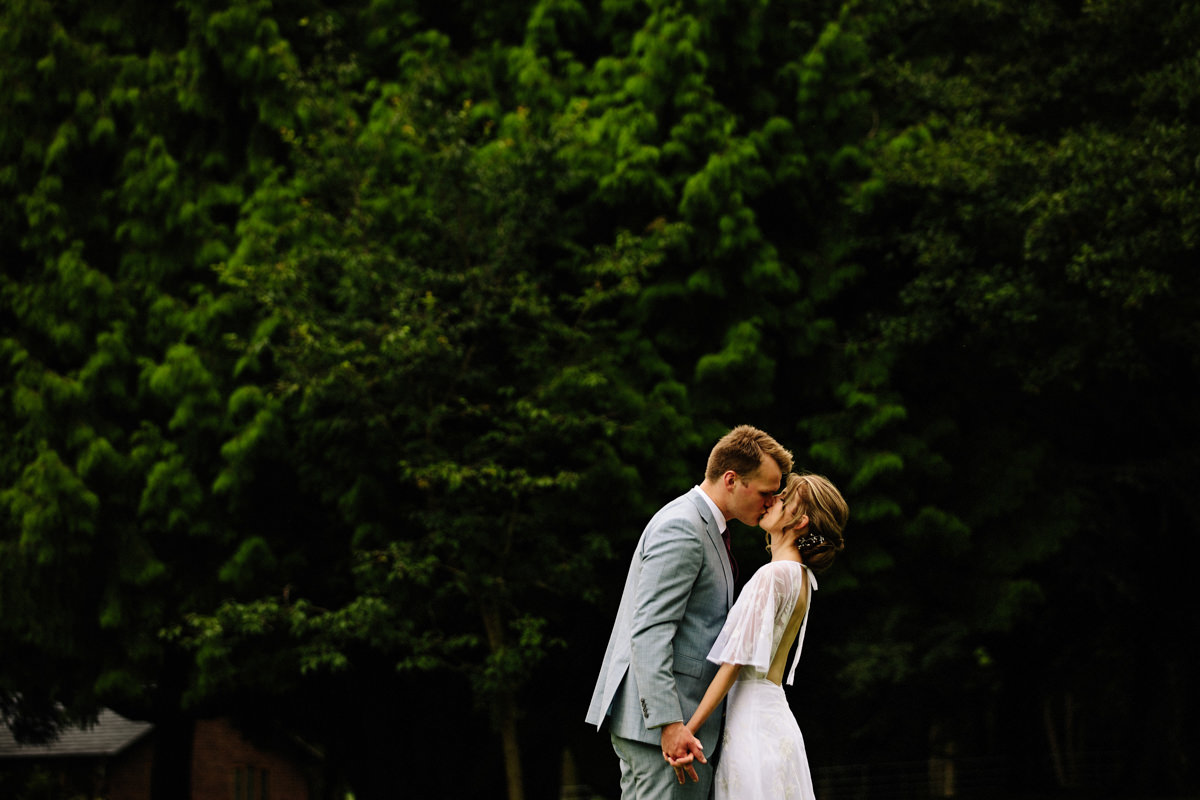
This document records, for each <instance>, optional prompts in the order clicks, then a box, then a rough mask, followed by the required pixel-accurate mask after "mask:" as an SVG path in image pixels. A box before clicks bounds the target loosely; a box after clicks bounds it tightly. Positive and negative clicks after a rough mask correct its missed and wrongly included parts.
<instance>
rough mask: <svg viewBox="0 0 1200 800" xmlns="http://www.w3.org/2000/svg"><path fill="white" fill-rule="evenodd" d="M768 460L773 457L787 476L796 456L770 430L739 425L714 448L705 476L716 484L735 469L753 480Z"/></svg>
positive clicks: (744, 476)
mask: <svg viewBox="0 0 1200 800" xmlns="http://www.w3.org/2000/svg"><path fill="white" fill-rule="evenodd" d="M764 457H770V458H773V459H774V460H775V463H776V464H778V465H779V471H780V472H781V473H783V474H784V475H787V474H788V473H789V472H791V471H792V454H791V453H790V452H788V451H787V450H785V449H784V448H783V445H781V444H780V443H779V442H777V441H775V439H774V438H772V437H771V435H770V434H768V433H767V432H766V431H760V430H759V429H758V428H754V427H752V426H750V425H738V426H737V427H736V428H734V429H733V430H731V431H730V432H729V433H727V434H725V435H724V436H722V437H721V438H720V440H719V441H718V442H717V443H716V444H715V445H714V446H713V449H712V452H711V453H709V454H708V468H707V469H706V470H705V471H704V477H705V478H706V479H708V480H710V481H716V480H720V478H721V476H722V475H724V474H725V473H726V472H728V471H729V470H733V471H734V472H736V473H737V474H738V475H739V476H741V477H742V478H743V479H749V478H752V477H754V474H755V473H756V472H758V469H759V467H761V466H762V460H763V458H764Z"/></svg>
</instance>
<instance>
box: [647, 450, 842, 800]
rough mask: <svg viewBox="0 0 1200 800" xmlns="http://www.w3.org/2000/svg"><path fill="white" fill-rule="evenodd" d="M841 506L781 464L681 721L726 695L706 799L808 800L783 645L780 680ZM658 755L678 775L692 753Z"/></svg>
mask: <svg viewBox="0 0 1200 800" xmlns="http://www.w3.org/2000/svg"><path fill="white" fill-rule="evenodd" d="M849 513H850V511H849V508H848V506H847V505H846V501H845V500H844V499H843V498H842V495H841V493H840V492H839V491H838V490H837V488H836V487H835V486H834V485H833V484H832V483H830V482H829V480H828V479H826V478H824V477H822V476H820V475H812V474H804V475H798V474H796V473H791V474H790V475H788V479H787V485H786V486H785V487H784V489H783V491H782V492H781V493H780V495H779V497H778V500H777V501H776V502H775V503H774V504H773V505H772V506H771V508H770V510H769V511H767V513H766V515H765V516H764V517H763V518H762V521H761V522H760V523H759V526H760V527H761V528H762V529H763V530H764V531H766V535H767V549H768V550H770V552H771V561H770V563H768V564H764V565H763V566H762V567H760V568H759V570H758V571H757V572H755V573H754V576H753V577H752V578H751V579H750V581H749V582H748V583H747V584H746V586H745V588H743V589H742V593H741V595H739V596H738V599H737V602H736V603H734V605H733V608H732V609H730V611H729V616H728V618H727V619H726V621H725V627H724V628H723V629H722V630H721V634H720V635H719V636H718V637H717V641H716V643H715V644H714V645H713V648H712V651H711V652H710V653H709V654H708V660H709V661H712V662H714V663H717V664H720V665H721V668H720V669H719V670H718V671H717V674H716V677H714V678H713V680H712V683H711V684H709V687H708V691H707V692H706V693H705V695H704V699H703V700H701V701H700V706H699V707H698V708H697V709H696V713H695V714H693V715H692V718H691V719H690V720H689V721H688V723H687V726H688V728H689V729H690V730H691V731H692V732H693V734H694V733H695V732H697V731H699V730H700V726H701V725H703V724H704V721H705V720H706V719H708V717H709V715H710V714H712V712H713V709H715V708H717V707H718V706H719V705H720V704H721V700H723V699H724V698H725V695H726V694H728V695H729V703H728V704H727V706H726V717H725V734H724V736H723V738H722V741H721V752H720V758H719V760H718V762H717V771H716V777H715V780H714V789H713V792H714V797H715V800H725V799H728V800H767V798H770V799H771V800H775V799H776V798H797V799H798V800H815V794H814V793H813V788H812V777H811V775H810V773H809V769H808V757H807V755H806V754H805V751H804V737H803V736H802V735H801V734H800V726H799V725H797V724H796V718H795V716H794V715H793V714H792V710H791V708H790V707H789V706H788V703H787V698H786V697H785V696H784V692H783V685H782V684H783V675H784V669H785V667H786V666H787V663H786V662H787V655H788V651H789V650H790V649H791V646H792V642H794V641H796V640H797V639H799V644H797V646H796V655H795V657H794V658H793V659H792V663H791V668H790V669H789V670H788V671H787V682H788V685H789V686H790V685H791V683H792V679H793V677H794V676H795V674H796V663H797V662H798V661H799V660H800V650H801V647H802V646H803V644H804V629H805V627H807V622H808V607H809V602H810V600H811V598H812V592H813V590H815V589H816V588H817V581H816V578H815V576H814V573H819V572H823V571H825V570H826V569H828V568H829V567H830V566H831V565H832V564H833V559H834V557H835V556H836V555H837V553H838V551H840V550H841V549H842V547H843V540H842V529H843V528H844V527H845V526H846V520H847V518H848V516H849ZM663 755H664V757H665V758H666V754H665V753H664V754H663ZM666 760H667V762H668V763H670V765H671V766H672V767H674V768H675V773H676V777H677V778H678V779H679V782H680V783H683V782H684V771H685V770H687V771H688V772H691V769H692V768H691V761H692V756H691V755H688V756H685V757H684V758H682V759H679V760H674V759H671V758H666Z"/></svg>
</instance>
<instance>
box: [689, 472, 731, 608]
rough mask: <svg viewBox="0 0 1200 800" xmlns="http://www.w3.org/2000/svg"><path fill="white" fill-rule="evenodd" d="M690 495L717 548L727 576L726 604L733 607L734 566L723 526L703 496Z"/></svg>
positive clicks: (718, 556)
mask: <svg viewBox="0 0 1200 800" xmlns="http://www.w3.org/2000/svg"><path fill="white" fill-rule="evenodd" d="M688 496H689V497H690V498H691V501H692V503H693V504H694V505H695V506H696V510H697V511H699V512H700V518H701V519H703V520H704V532H705V533H706V534H707V535H708V539H709V541H710V542H712V545H713V547H715V548H716V550H717V561H719V562H720V564H721V574H722V575H723V576H724V577H725V606H726V608H732V607H733V568H732V567H731V566H730V564H729V556H728V555H727V554H726V552H725V540H724V539H722V538H721V528H720V526H718V525H717V519H716V517H715V516H713V510H712V508H711V507H710V506H709V505H708V503H707V502H706V501H705V500H704V498H703V497H697V496H696V493H695V492H690V493H689V495H688Z"/></svg>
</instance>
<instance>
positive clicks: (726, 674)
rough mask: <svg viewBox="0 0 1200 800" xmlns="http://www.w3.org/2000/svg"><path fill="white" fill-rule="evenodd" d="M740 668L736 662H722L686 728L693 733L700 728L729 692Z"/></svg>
mask: <svg viewBox="0 0 1200 800" xmlns="http://www.w3.org/2000/svg"><path fill="white" fill-rule="evenodd" d="M740 669H741V666H740V665H738V664H722V665H721V667H720V669H718V670H717V674H716V675H714V676H713V679H712V683H710V684H709V685H708V691H706V692H705V693H704V699H703V700H701V701H700V705H699V706H697V707H696V713H694V714H692V718H691V719H690V720H688V724H687V726H688V729H689V730H690V731H691V732H692V733H693V734H695V733H696V731H698V730H700V726H701V725H703V724H704V722H705V721H706V720H707V719H708V718H709V716H711V715H712V712H713V711H715V710H716V708H717V706H719V705H721V701H722V700H724V699H725V695H727V694H728V693H729V689H730V687H731V686H733V682H734V681H735V680H737V674H738V670H740Z"/></svg>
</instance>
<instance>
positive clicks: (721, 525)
mask: <svg viewBox="0 0 1200 800" xmlns="http://www.w3.org/2000/svg"><path fill="white" fill-rule="evenodd" d="M692 491H693V492H695V493H696V494H698V495H700V496H701V497H703V498H704V502H706V503H708V507H709V508H711V509H712V512H713V516H714V517H715V518H716V520H717V529H718V530H719V531H720V532H721V533H724V532H725V528H727V527H728V526H729V523H728V521H726V519H725V515H724V514H722V513H721V509H719V508H717V504H716V503H714V502H713V499H712V498H711V497H709V496H708V495H707V494H705V493H704V490H703V489H701V488H700V487H699V486H693V487H692Z"/></svg>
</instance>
